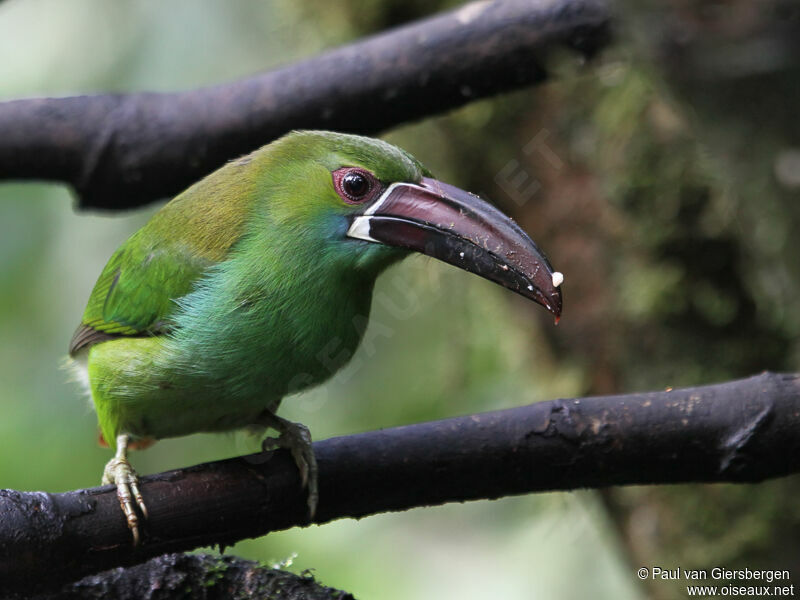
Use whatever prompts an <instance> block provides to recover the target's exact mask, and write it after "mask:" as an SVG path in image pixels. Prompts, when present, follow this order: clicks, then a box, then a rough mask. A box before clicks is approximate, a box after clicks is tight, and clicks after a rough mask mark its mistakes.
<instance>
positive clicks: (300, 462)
mask: <svg viewBox="0 0 800 600" xmlns="http://www.w3.org/2000/svg"><path fill="white" fill-rule="evenodd" d="M261 419H262V421H261V423H262V425H265V426H267V427H270V428H272V429H274V430H275V431H277V432H278V434H279V435H278V437H277V438H273V437H268V438H265V439H264V441H263V442H262V443H261V449H262V450H264V451H267V450H270V449H272V448H276V447H277V448H286V449H287V450H289V451H290V452H291V453H292V457H293V458H294V462H295V464H297V468H298V469H299V470H300V479H301V481H302V483H303V487H304V488H308V514H309V518H310V519H313V518H314V515H315V514H316V512H317V501H318V500H319V490H318V487H317V459H316V457H315V456H314V449H313V447H312V446H311V433H310V432H309V431H308V427H306V426H305V425H303V424H302V423H293V422H292V421H288V420H286V419H282V418H281V417H279V416H278V415H276V414H274V413H271V412H269V411H264V413H263V414H262V415H261Z"/></svg>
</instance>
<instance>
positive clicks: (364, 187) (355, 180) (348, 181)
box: [342, 172, 369, 198]
mask: <svg viewBox="0 0 800 600" xmlns="http://www.w3.org/2000/svg"><path fill="white" fill-rule="evenodd" d="M342 190H343V191H344V193H345V194H347V195H348V196H350V197H351V198H361V196H365V195H366V194H367V192H369V181H367V178H366V177H364V176H363V175H362V174H361V173H358V172H352V173H348V174H347V175H345V176H344V177H342Z"/></svg>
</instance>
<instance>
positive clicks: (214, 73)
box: [0, 0, 800, 598]
mask: <svg viewBox="0 0 800 600" xmlns="http://www.w3.org/2000/svg"><path fill="white" fill-rule="evenodd" d="M455 4H458V2H454V1H443V2H433V3H431V2H421V1H420V0H415V1H413V2H408V1H401V0H390V1H380V2H379V1H377V0H362V1H359V0H347V1H345V2H342V3H328V2H323V1H322V0H310V1H309V2H305V3H293V2H291V1H290V0H274V1H271V2H258V3H257V2H249V1H245V0H236V1H233V2H228V3H218V2H211V1H208V0H204V1H200V2H198V1H190V0H176V1H173V2H169V3H155V2H152V1H151V0H137V1H132V2H127V3H107V2H103V1H102V0H72V1H71V2H69V3H63V2H58V1H57V0H27V1H25V2H23V1H22V0H6V2H3V3H0V56H3V57H4V59H3V60H2V61H0V98H1V99H8V98H14V97H21V96H33V95H63V94H71V93H86V92H92V91H108V90H116V91H129V90H173V89H185V88H190V87H193V86H199V85H206V84H211V83H216V82H219V81H225V80H230V79H233V78H236V77H240V76H244V75H247V74H250V73H253V72H255V71H258V70H263V69H268V68H271V67H276V66H279V65H282V64H285V63H287V62H290V61H292V60H296V59H299V58H303V57H306V56H311V55H313V54H315V53H317V52H319V51H321V50H322V49H324V48H327V47H330V46H332V45H335V44H339V43H344V42H346V41H348V40H351V39H354V38H356V37H360V36H362V35H366V34H368V33H371V32H374V31H378V30H381V29H384V28H386V27H390V26H393V25H397V24H400V23H403V22H405V21H408V20H411V19H414V18H417V17H420V16H424V15H425V14H428V13H431V12H433V11H435V10H437V9H439V8H443V7H447V6H451V5H455ZM42 15H47V18H46V19H43V18H42ZM632 55H633V53H632V51H631V50H630V48H629V47H627V46H625V45H622V46H621V47H619V48H617V49H615V50H612V51H609V52H607V53H606V55H605V56H604V57H602V59H601V60H598V61H597V62H595V63H593V64H590V65H588V66H586V65H580V64H576V62H575V59H574V58H573V57H572V56H563V57H558V58H557V59H555V60H554V62H553V64H552V65H551V66H552V68H553V71H554V73H556V74H557V76H556V77H555V78H554V80H553V81H552V82H551V83H547V84H546V85H544V86H541V87H539V88H537V89H532V90H526V91H522V92H517V93H514V94H510V95H506V96H504V97H500V98H494V99H490V100H484V101H480V102H476V103H473V104H472V105H470V106H467V107H465V108H463V109H460V110H457V111H454V112H452V113H450V114H448V115H443V116H440V117H436V118H432V119H429V120H427V121H425V122H423V123H419V124H412V125H408V126H404V127H400V128H398V129H396V130H394V131H392V132H389V134H388V135H387V136H386V137H387V139H389V140H390V141H393V142H395V143H397V144H399V145H401V146H402V147H404V148H406V149H407V150H409V151H410V152H411V153H412V154H414V155H416V156H417V157H418V158H420V159H421V160H422V161H423V162H424V163H425V164H426V165H427V166H428V167H429V168H430V169H431V170H432V171H433V172H434V173H435V174H436V175H437V176H438V177H439V178H441V179H444V180H447V181H450V182H452V183H453V184H455V185H459V186H461V187H464V188H466V189H470V190H473V191H475V192H478V193H482V194H484V195H486V196H488V197H489V198H491V199H492V200H493V201H494V202H495V203H496V204H498V205H499V206H500V207H501V208H503V210H505V211H507V212H509V213H511V214H512V216H514V217H515V218H516V219H517V220H518V221H519V222H520V223H521V224H522V226H523V227H524V228H525V229H526V230H528V231H529V232H530V233H531V234H532V236H533V237H534V238H535V239H536V240H537V242H539V243H540V245H541V246H542V247H543V248H544V249H545V250H546V251H547V252H548V254H549V256H550V258H551V259H552V262H553V263H554V264H555V266H556V267H557V268H558V269H559V270H561V271H563V272H564V273H565V274H566V282H565V287H564V289H565V313H564V319H563V321H562V323H561V324H560V325H559V326H558V327H557V328H554V327H553V326H552V321H550V320H549V319H548V317H547V315H546V314H545V313H544V311H541V310H538V309H537V308H536V307H535V306H533V305H532V303H529V302H526V301H524V300H523V299H520V298H518V297H516V296H514V297H512V295H511V294H509V293H507V292H505V291H504V290H502V289H500V288H498V287H496V286H493V285H492V284H490V283H488V282H486V281H483V280H480V279H478V278H475V277H469V276H467V275H466V274H464V273H462V272H459V271H456V270H454V269H451V268H449V267H447V266H445V265H442V264H439V263H436V262H434V261H431V260H428V259H426V258H423V257H414V258H411V259H409V260H407V261H406V262H405V263H404V264H402V265H400V266H398V267H394V268H392V269H391V270H390V271H389V272H388V273H387V274H385V275H384V276H382V278H381V280H380V281H379V285H378V288H377V290H376V296H375V300H374V305H373V316H372V320H373V325H372V328H371V330H370V331H369V332H368V334H367V339H369V340H370V341H371V343H369V344H365V345H364V346H362V348H361V349H360V351H359V353H358V354H357V355H356V357H355V358H354V360H353V362H352V363H351V364H350V365H349V366H348V367H347V368H346V369H345V370H344V371H342V372H341V373H340V374H339V375H337V376H336V377H335V378H334V379H333V380H332V381H330V382H329V383H328V384H326V385H325V386H324V387H322V388H319V389H316V390H313V391H311V392H309V393H306V394H303V395H301V396H298V397H296V398H292V399H289V400H287V401H286V402H285V403H284V406H283V407H282V411H281V414H282V415H283V416H285V417H287V418H290V419H294V420H299V421H302V422H304V423H306V424H307V425H308V426H309V427H310V429H311V431H312V433H313V435H314V436H315V437H316V438H318V439H319V438H324V437H329V436H333V435H339V434H346V433H350V432H355V431H362V430H367V429H374V428H378V427H389V426H392V425H400V424H405V423H412V422H418V421H422V420H429V419H435V418H442V417H447V416H452V415H456V414H465V413H470V412H476V411H481V410H490V409H497V408H503V407H508V406H516V405H521V404H525V403H529V402H534V401H537V400H543V399H549V398H555V397H571V396H580V395H586V394H593V393H610V392H622V391H636V390H646V389H659V388H663V387H666V386H677V385H691V384H702V383H709V382H712V381H719V380H723V379H728V378H732V377H737V376H744V375H748V374H752V373H754V372H757V371H759V370H762V369H766V368H768V369H776V370H795V369H797V357H798V344H797V333H798V329H800V325H798V317H797V314H796V313H795V314H794V316H792V315H789V314H787V310H786V309H785V308H783V309H782V308H781V306H783V305H784V304H785V303H784V302H782V300H783V299H785V297H786V293H785V290H786V289H788V288H787V286H789V288H791V286H793V285H796V284H797V282H798V281H800V278H797V279H792V278H793V277H795V276H796V275H797V274H794V273H791V271H788V270H786V269H784V270H782V271H780V273H779V275H778V276H777V277H778V279H777V283H776V279H775V278H770V277H762V276H759V273H760V272H761V271H760V267H761V264H760V263H759V261H758V260H756V257H763V256H776V255H780V254H781V253H787V252H790V249H791V247H790V246H789V243H790V242H789V238H790V236H789V234H788V233H787V232H788V231H791V229H792V227H793V225H796V223H795V222H793V221H792V220H791V219H792V215H787V214H785V212H783V211H782V208H781V207H782V206H783V205H782V204H780V203H774V204H771V205H770V209H769V210H768V211H765V212H764V214H759V213H758V212H757V211H753V210H752V209H751V208H748V206H749V205H748V199H747V198H746V197H744V196H742V195H741V194H740V193H739V192H740V190H738V189H736V188H735V186H732V185H731V184H730V182H729V180H728V178H727V176H726V175H725V174H724V173H721V170H720V169H719V168H718V165H717V164H716V162H715V161H714V159H713V158H711V157H710V156H709V151H707V150H705V149H704V148H703V147H702V146H701V145H699V144H698V142H697V140H696V138H695V135H694V127H693V125H692V122H691V115H690V111H686V110H684V109H683V108H682V107H681V104H680V102H675V101H673V100H672V99H671V98H670V95H669V94H668V93H667V92H666V91H665V90H664V88H663V87H661V84H660V83H659V80H658V78H657V77H656V76H655V75H654V74H653V72H652V71H651V68H650V67H648V66H647V65H644V64H642V63H640V62H639V61H636V60H633V59H632V58H631V56H632ZM687 115H688V116H687ZM153 210H154V208H150V209H146V210H142V211H137V212H135V213H132V214H126V215H113V216H112V215H105V214H104V215H98V214H92V215H89V214H75V213H73V212H72V211H71V209H70V198H69V193H68V191H67V190H66V189H64V188H63V187H60V186H54V185H43V184H42V185H33V184H28V185H15V184H3V185H2V186H0V290H2V293H0V308H2V311H0V336H2V337H1V338H0V415H1V416H0V435H2V437H3V439H4V441H5V444H4V451H3V452H2V453H0V486H2V487H9V488H16V489H44V490H47V491H61V490H66V489H74V488H79V487H88V486H92V485H96V484H97V483H98V481H99V477H100V473H101V469H102V466H103V465H104V463H105V461H106V460H107V459H108V451H107V450H103V449H101V448H98V447H97V444H96V429H95V419H94V415H93V414H92V411H91V408H90V407H89V405H88V403H87V401H86V400H85V399H84V398H83V397H82V396H81V394H80V393H79V390H78V389H77V386H75V385H70V384H68V383H67V382H66V379H67V374H66V372H65V371H63V370H60V369H59V364H60V363H61V361H62V360H63V358H64V356H65V354H66V346H67V343H68V341H69V339H70V336H71V334H72V331H73V329H74V327H75V326H76V325H77V323H78V320H79V318H80V314H81V312H82V310H83V305H84V302H85V301H86V298H87V297H88V293H89V291H90V289H91V287H92V284H93V283H94V279H95V278H96V276H97V275H98V274H99V272H100V270H101V269H102V266H103V265H104V263H105V261H106V260H107V258H108V256H109V255H110V254H111V252H112V251H113V250H114V248H115V247H116V246H117V245H118V244H120V243H121V242H122V241H123V240H124V239H125V238H126V237H127V235H129V234H130V233H131V232H133V231H134V230H135V229H136V228H138V227H139V226H141V224H143V223H144V222H145V220H146V219H147V217H148V215H149V214H151V213H152V211H153ZM784 279H788V280H789V282H790V283H785V284H784V283H782V282H783V281H784ZM776 285H778V288H777V289H776ZM257 445H258V440H256V439H251V438H248V437H247V436H246V435H244V434H232V435H228V436H207V435H198V436H191V437H189V438H184V439H178V440H165V441H162V442H160V443H159V444H157V445H156V446H155V447H153V448H152V449H151V450H148V451H146V452H142V453H137V454H135V455H134V457H133V462H134V465H135V466H136V467H137V468H138V469H139V471H140V472H141V473H150V472H156V471H161V470H165V469H169V468H174V467H178V466H185V465H188V464H193V463H197V462H202V461H206V460H213V459H219V458H222V457H224V456H230V455H235V454H239V453H243V452H248V451H253V450H254V449H255V448H256V447H257ZM796 492H797V483H796V481H795V480H793V479H789V480H784V481H779V482H771V483H768V484H762V485H759V486H702V487H696V486H672V487H659V488H646V489H638V488H632V489H624V490H613V491H609V492H607V493H603V494H597V493H589V492H582V493H574V494H544V495H538V496H530V497H524V498H511V499H505V500H502V501H496V502H477V503H470V504H466V505H454V506H446V507H440V508H433V509H421V510H415V511H410V512H407V513H402V514H389V515H381V516H377V517H370V518H369V519H364V520H362V521H359V522H355V521H340V522H336V523H333V524H329V525H325V526H324V527H313V528H310V529H304V530H293V531H289V532H280V533H276V534H272V535H269V536H267V537H265V538H261V539H257V540H250V541H246V542H243V543H241V544H239V545H238V546H237V547H235V548H234V549H232V550H231V552H234V553H237V554H241V555H243V556H246V557H252V558H258V559H261V560H264V561H268V562H269V561H282V560H284V559H287V558H288V557H292V556H295V555H296V557H295V558H294V559H293V565H292V567H291V568H293V569H297V570H298V571H301V570H303V569H306V568H313V569H314V572H315V575H316V576H317V577H318V578H319V579H320V580H321V581H323V582H324V583H326V584H328V585H332V586H335V587H339V588H341V589H346V590H349V591H351V592H353V593H354V594H355V595H356V596H357V597H364V598H367V597H380V598H408V597H440V598H450V597H452V598H479V597H484V596H486V595H491V596H492V597H503V598H530V597H556V598H585V597H593V598H636V597H643V595H644V594H645V593H647V594H655V595H662V596H665V597H667V596H668V592H667V591H665V590H666V588H659V589H651V590H647V591H643V590H642V589H640V588H639V587H638V585H639V583H638V581H637V580H636V577H635V570H636V568H638V567H639V566H643V565H648V566H649V565H650V564H661V565H663V566H664V567H666V568H671V567H674V565H677V564H680V565H681V566H685V567H688V566H700V567H704V566H709V565H710V566H714V564H722V565H724V566H727V567H732V568H733V567H736V566H737V565H738V564H739V563H741V564H742V566H749V567H750V568H754V567H758V566H761V567H765V568H781V564H794V565H797V564H798V560H797V557H798V555H800V550H798V549H797V548H795V547H794V546H796V543H795V544H794V545H792V544H790V543H784V542H783V541H782V540H783V538H782V537H781V536H782V535H786V532H789V531H792V532H795V533H796V532H797V528H798V523H800V513H798V511H797V509H796V507H795V504H796V503H793V502H792V501H791V499H792V498H794V494H796ZM794 538H795V539H798V536H797V535H794ZM778 552H781V553H782V556H783V558H782V560H784V561H788V562H783V563H781V564H778V562H775V561H773V558H774V557H775V556H776V555H777V553H778ZM775 560H777V559H775ZM659 561H660V562H659ZM713 561H718V563H713V564H712V562H713ZM759 561H760V562H759ZM770 561H772V562H770ZM791 561H794V562H793V563H792V562H791ZM757 562H759V564H757ZM760 563H764V564H760ZM787 568H788V567H787Z"/></svg>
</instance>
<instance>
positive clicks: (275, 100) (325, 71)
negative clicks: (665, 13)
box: [0, 0, 609, 209]
mask: <svg viewBox="0 0 800 600" xmlns="http://www.w3.org/2000/svg"><path fill="white" fill-rule="evenodd" d="M608 39H609V27H608V15H607V9H606V6H605V3H604V2H602V1H601V0H560V1H557V2H545V3H539V2H530V1H528V0H517V1H510V0H497V1H495V2H490V3H484V2H476V3H473V4H467V5H465V6H464V7H462V8H461V9H459V10H456V11H453V12H450V13H446V14H442V15H439V16H436V17H433V18H430V19H426V20H423V21H420V22H417V23H414V24H412V25H409V26H406V27H403V28H400V29H396V30H393V31H390V32H387V33H384V34H381V35H377V36H374V37H372V38H368V39H365V40H363V41H359V42H356V43H354V44H351V45H349V46H345V47H342V48H339V49H336V50H333V51H331V52H328V53H326V54H322V55H320V56H318V57H316V58H312V59H310V60H306V61H304V62H300V63H297V64H294V65H291V66H288V67H285V68H282V69H278V70H276V71H271V72H268V73H264V74H261V75H257V76H255V77H251V78H249V79H243V80H241V81H236V82H233V83H228V84H223V85H218V86H214V87H209V88H203V89H198V90H193V91H188V92H180V93H171V94H155V93H138V94H127V95H111V94H109V95H98V96H80V97H73V98H44V99H26V100H17V101H11V102H5V103H0V179H45V180H55V181H63V182H67V183H69V184H71V185H72V186H73V187H74V188H75V190H76V191H77V193H78V195H79V197H80V204H81V206H83V207H103V208H112V209H118V208H126V207H131V206H136V205H139V204H144V203H146V202H150V201H152V200H156V199H158V198H163V197H166V196H170V195H173V194H175V193H177V192H180V191H181V190H182V189H184V188H185V187H187V186H188V185H189V184H191V183H192V182H194V181H196V180H197V179H199V178H201V177H202V176H203V175H205V174H207V173H209V172H211V171H213V170H214V169H216V168H217V167H219V166H221V165H222V164H223V163H224V162H225V161H227V160H230V159H232V158H236V157H237V156H239V155H241V154H244V153H247V152H250V151H251V150H254V149H255V148H258V147H260V146H262V145H264V144H266V143H267V142H269V141H271V140H273V139H275V138H276V137H279V136H280V135H281V134H283V133H285V132H287V131H290V130H292V129H301V128H302V129H313V128H320V129H333V130H339V131H349V132H356V133H375V132H378V131H381V130H384V129H387V128H389V127H392V126H395V125H398V124H400V123H404V122H407V121H412V120H415V119H419V118H421V117H425V116H428V115H433V114H436V113H439V112H441V111H445V110H448V109H451V108H454V107H457V106H461V105H463V104H465V103H467V102H470V101H472V100H474V99H477V98H482V97H485V96H490V95H493V94H497V93H500V92H504V91H508V90H512V89H516V88H520V87H523V86H527V85H531V84H533V83H536V82H539V81H541V80H542V79H544V77H545V66H544V63H545V59H546V56H547V54H548V53H549V52H551V51H553V50H555V49H556V48H558V47H565V46H566V47H571V48H574V49H576V50H578V51H580V52H581V53H583V54H584V55H587V56H588V55H591V54H592V53H593V52H595V51H596V50H597V49H599V48H601V47H603V46H604V45H605V44H607V42H608Z"/></svg>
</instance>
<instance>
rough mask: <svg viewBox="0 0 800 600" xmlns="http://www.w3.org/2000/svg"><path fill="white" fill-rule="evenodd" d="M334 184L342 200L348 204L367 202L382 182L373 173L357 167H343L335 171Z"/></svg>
mask: <svg viewBox="0 0 800 600" xmlns="http://www.w3.org/2000/svg"><path fill="white" fill-rule="evenodd" d="M333 185H334V187H335V188H336V192H337V193H338V194H339V196H340V197H341V198H342V200H344V201H345V202H347V203H348V204H361V203H362V202H366V201H367V200H369V199H370V198H372V197H374V195H375V192H376V191H378V188H380V183H379V182H378V181H377V180H376V179H375V176H374V175H373V174H372V173H370V172H369V171H365V170H364V169H358V168H355V167H342V168H341V169H337V170H336V171H334V172H333Z"/></svg>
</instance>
